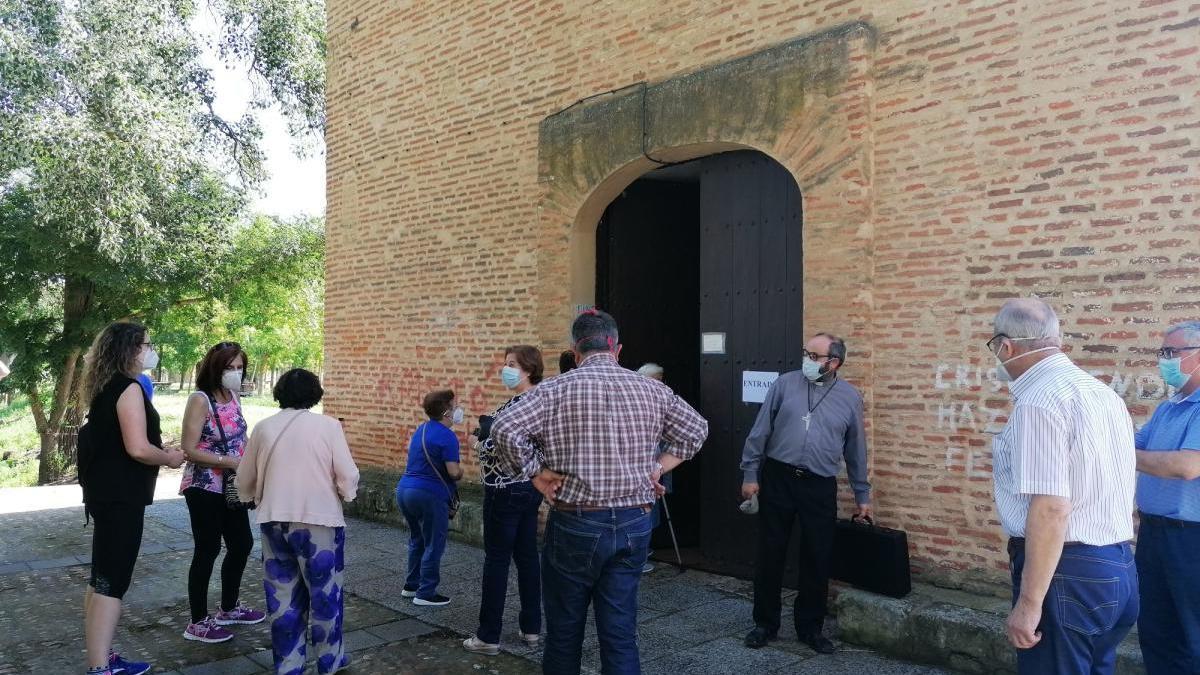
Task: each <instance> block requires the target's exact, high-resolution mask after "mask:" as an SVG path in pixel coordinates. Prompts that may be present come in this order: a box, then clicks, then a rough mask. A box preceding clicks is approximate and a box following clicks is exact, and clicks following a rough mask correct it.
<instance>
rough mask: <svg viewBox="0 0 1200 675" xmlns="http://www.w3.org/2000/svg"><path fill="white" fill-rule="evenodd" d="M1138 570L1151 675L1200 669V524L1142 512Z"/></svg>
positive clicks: (1142, 634) (1141, 632)
mask: <svg viewBox="0 0 1200 675" xmlns="http://www.w3.org/2000/svg"><path fill="white" fill-rule="evenodd" d="M1137 570H1138V582H1139V583H1140V584H1141V591H1142V592H1141V597H1142V615H1141V616H1140V617H1139V618H1138V638H1139V641H1140V642H1141V645H1142V657H1143V658H1144V659H1145V661H1146V673H1147V675H1185V674H1186V675H1197V674H1200V527H1187V528H1181V527H1173V526H1171V525H1170V524H1164V523H1161V522H1158V521H1155V520H1153V519H1151V518H1142V524H1141V527H1140V528H1139V529H1138V543H1137Z"/></svg>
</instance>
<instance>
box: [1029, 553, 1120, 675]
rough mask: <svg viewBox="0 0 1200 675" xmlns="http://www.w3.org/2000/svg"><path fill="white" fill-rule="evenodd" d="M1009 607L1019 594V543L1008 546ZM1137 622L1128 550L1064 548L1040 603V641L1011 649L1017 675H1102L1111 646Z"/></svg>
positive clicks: (1112, 663)
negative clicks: (1011, 589)
mask: <svg viewBox="0 0 1200 675" xmlns="http://www.w3.org/2000/svg"><path fill="white" fill-rule="evenodd" d="M1008 554H1009V558H1010V560H1011V563H1012V564H1011V568H1012V582H1013V604H1014V605H1015V604H1016V602H1017V599H1018V598H1019V597H1020V595H1021V573H1022V572H1023V571H1024V568H1025V546H1024V541H1023V540H1019V539H1011V540H1009V544H1008ZM1137 617H1138V577H1137V570H1136V568H1135V566H1134V559H1133V547H1132V546H1130V545H1129V544H1128V543H1121V544H1110V545H1108V546H1090V545H1087V544H1067V545H1066V546H1064V547H1063V552H1062V558H1060V559H1059V562H1058V567H1057V568H1055V570H1054V577H1053V579H1052V580H1051V582H1050V589H1049V590H1048V591H1047V592H1046V597H1045V599H1044V600H1043V601H1042V620H1041V623H1039V624H1038V628H1037V630H1038V631H1040V632H1041V634H1042V639H1041V641H1039V642H1038V643H1037V644H1036V645H1034V646H1033V647H1032V648H1031V649H1020V650H1017V672H1019V673H1022V674H1023V675H1026V674H1027V675H1045V674H1047V673H1055V674H1056V675H1073V674H1076V673H1077V674H1078V675H1103V674H1105V673H1112V672H1113V670H1114V668H1115V667H1116V661H1117V645H1119V644H1121V640H1124V639H1125V636H1126V635H1128V634H1129V630H1130V629H1131V628H1133V624H1134V623H1135V622H1136V621H1137Z"/></svg>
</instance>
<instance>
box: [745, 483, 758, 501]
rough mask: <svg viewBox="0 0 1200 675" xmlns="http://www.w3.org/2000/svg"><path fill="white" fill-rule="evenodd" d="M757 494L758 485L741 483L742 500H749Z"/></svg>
mask: <svg viewBox="0 0 1200 675" xmlns="http://www.w3.org/2000/svg"><path fill="white" fill-rule="evenodd" d="M756 494H758V483H742V499H750V498H751V497H753V496H754V495H756Z"/></svg>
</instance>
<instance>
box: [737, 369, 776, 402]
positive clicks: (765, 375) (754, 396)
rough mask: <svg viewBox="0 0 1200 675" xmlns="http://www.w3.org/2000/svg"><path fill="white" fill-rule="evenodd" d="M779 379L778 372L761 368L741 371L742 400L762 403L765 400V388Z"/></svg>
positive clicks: (768, 387)
mask: <svg viewBox="0 0 1200 675" xmlns="http://www.w3.org/2000/svg"><path fill="white" fill-rule="evenodd" d="M777 379H779V373H772V372H768V371H763V370H743V371H742V402H743V403H762V402H763V401H765V400H767V390H768V389H770V388H771V385H772V384H774V383H775V380H777Z"/></svg>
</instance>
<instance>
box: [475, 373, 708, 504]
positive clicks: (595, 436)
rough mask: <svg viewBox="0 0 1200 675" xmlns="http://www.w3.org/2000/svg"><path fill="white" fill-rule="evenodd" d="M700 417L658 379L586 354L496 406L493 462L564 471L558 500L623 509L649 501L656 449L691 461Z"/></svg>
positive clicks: (704, 430) (703, 433) (699, 440)
mask: <svg viewBox="0 0 1200 675" xmlns="http://www.w3.org/2000/svg"><path fill="white" fill-rule="evenodd" d="M707 436H708V422H706V421H705V420H704V418H703V417H701V416H700V413H698V412H696V410H695V409H694V408H692V407H691V406H690V405H688V404H687V403H686V402H684V400H683V399H682V398H680V397H679V396H676V395H675V393H674V392H672V391H671V389H670V388H669V387H667V386H666V385H664V384H663V383H661V382H658V381H656V380H652V379H650V378H648V377H643V376H641V375H638V374H637V373H635V372H633V371H631V370H627V369H625V368H622V367H621V366H619V365H618V364H617V361H616V359H615V358H614V357H613V356H612V354H607V353H605V354H594V355H592V356H589V357H588V358H587V359H585V360H584V362H583V363H581V364H580V365H579V367H578V368H576V369H574V370H572V371H570V372H568V373H566V374H564V375H559V376H558V377H553V378H550V379H549V380H546V381H545V382H543V383H541V384H540V385H538V386H537V387H534V388H533V389H532V390H531V391H529V393H527V394H525V395H524V396H522V397H521V399H520V400H519V401H517V402H515V403H514V404H512V405H511V406H509V407H507V408H505V409H504V411H503V412H501V413H500V414H499V415H498V416H497V417H496V421H495V423H494V424H493V425H492V436H491V437H492V440H493V441H494V442H495V445H496V458H497V460H498V462H499V465H500V467H501V468H502V469H503V470H504V471H505V472H506V473H508V474H510V475H518V474H520V473H522V472H527V475H529V474H532V473H535V472H537V471H538V470H539V469H541V468H542V467H543V466H544V467H545V468H547V469H550V470H551V471H555V472H558V473H561V474H563V475H564V476H566V477H565V478H564V479H563V485H562V488H560V489H559V491H558V500H559V501H562V502H566V503H569V504H577V505H587V506H601V507H627V506H637V505H640V504H651V503H653V502H654V500H655V498H656V496H655V493H654V485H653V484H652V483H651V481H650V474H652V473H653V472H654V464H655V462H656V461H657V460H658V456H659V454H660V453H659V444H660V442H661V443H662V445H663V452H665V453H667V454H671V455H674V456H675V457H679V458H680V459H684V460H687V459H691V458H692V457H695V456H696V453H698V452H700V446H701V444H703V443H704V439H705V438H706V437H707Z"/></svg>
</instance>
